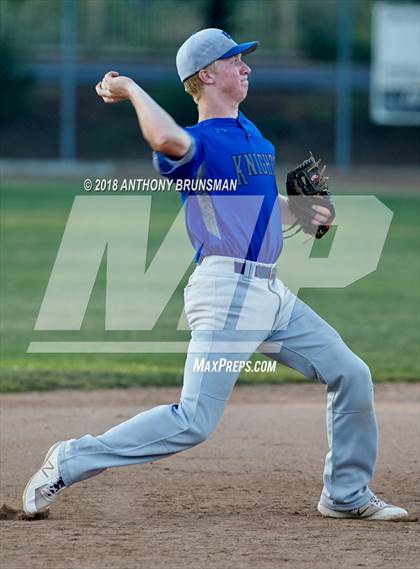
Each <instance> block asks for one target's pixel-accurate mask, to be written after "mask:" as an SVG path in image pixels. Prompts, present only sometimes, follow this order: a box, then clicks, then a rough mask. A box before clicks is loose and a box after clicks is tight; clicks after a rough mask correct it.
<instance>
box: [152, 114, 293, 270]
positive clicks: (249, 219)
mask: <svg viewBox="0 0 420 569" xmlns="http://www.w3.org/2000/svg"><path fill="white" fill-rule="evenodd" d="M186 131H187V132H188V133H189V134H190V136H191V138H192V144H191V147H190V149H189V151H188V152H187V154H186V155H185V156H184V157H182V158H181V159H179V160H172V159H170V158H169V157H167V156H165V155H163V154H161V153H159V152H156V153H154V160H153V161H154V165H155V168H156V169H157V170H158V172H159V173H160V174H162V175H163V176H166V177H168V178H170V179H171V180H173V181H174V182H175V183H176V185H177V187H178V186H179V187H182V188H183V189H182V191H181V195H182V199H183V202H184V206H185V216H186V224H187V230H188V233H189V236H190V239H191V242H192V244H193V247H194V249H195V250H196V253H197V260H199V258H200V257H201V256H205V255H223V256H228V257H235V258H238V259H249V260H251V261H259V262H261V263H275V262H276V261H277V259H278V257H279V255H280V253H281V249H282V227H281V212H280V203H279V196H278V190H277V185H276V179H275V150H274V146H273V145H272V144H271V142H269V141H268V140H266V139H265V138H264V137H263V136H262V134H261V133H260V131H259V130H258V128H257V127H256V126H255V125H254V124H253V123H252V122H251V121H249V120H248V119H247V118H246V117H245V116H244V115H243V114H242V113H241V112H240V113H239V115H238V118H237V119H233V118H215V119H208V120H205V121H201V122H199V123H198V124H196V125H195V126H192V127H188V128H187V129H186ZM200 181H201V182H200ZM194 184H195V185H194Z"/></svg>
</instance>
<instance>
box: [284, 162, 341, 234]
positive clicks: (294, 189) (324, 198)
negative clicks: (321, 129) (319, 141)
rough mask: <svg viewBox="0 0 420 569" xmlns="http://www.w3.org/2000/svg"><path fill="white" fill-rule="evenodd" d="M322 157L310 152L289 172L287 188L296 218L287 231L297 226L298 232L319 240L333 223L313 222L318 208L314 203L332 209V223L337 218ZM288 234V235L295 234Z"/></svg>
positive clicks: (291, 208)
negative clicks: (315, 156) (318, 158)
mask: <svg viewBox="0 0 420 569" xmlns="http://www.w3.org/2000/svg"><path fill="white" fill-rule="evenodd" d="M320 164H321V160H315V158H314V157H313V156H312V152H311V153H310V156H309V158H307V159H306V160H305V161H304V162H302V164H299V166H296V168H295V169H294V170H291V171H290V172H289V173H288V174H287V179H286V189H287V195H288V197H289V204H290V211H291V212H292V213H293V215H294V216H295V217H296V222H295V223H294V224H293V225H292V226H290V227H289V228H288V229H287V230H286V231H290V230H291V229H293V228H294V227H296V226H299V228H298V230H297V231H295V233H293V234H292V235H296V233H298V232H299V231H303V232H304V233H308V234H309V235H313V236H314V237H316V239H321V237H323V236H324V235H325V234H326V233H327V231H328V230H329V228H330V225H328V224H326V225H314V224H313V223H312V221H313V220H314V218H315V215H316V213H317V212H316V210H314V209H313V207H312V206H314V205H319V206H322V207H325V208H327V209H328V210H329V211H330V218H329V220H328V221H329V222H331V221H332V220H333V219H334V217H335V209H334V206H333V203H332V201H331V195H330V192H329V191H328V183H327V180H328V178H327V177H325V176H324V172H325V168H326V166H323V167H322V168H321V165H320ZM292 235H288V236H286V237H285V238H286V239H287V237H292Z"/></svg>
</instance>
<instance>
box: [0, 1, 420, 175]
mask: <svg viewBox="0 0 420 569" xmlns="http://www.w3.org/2000/svg"><path fill="white" fill-rule="evenodd" d="M395 3H398V1H397V2H396V1H395V0H394V2H393V4H395ZM416 3H417V4H418V1H412V2H410V4H416ZM374 4H375V2H374V1H373V0H230V1H229V2H225V1H224V0H83V1H82V0H61V1H60V0H1V2H0V9H1V14H0V15H1V18H0V42H1V50H0V69H1V71H0V74H1V75H0V95H1V100H2V109H1V110H0V129H1V131H0V136H1V147H0V156H1V157H2V158H35V159H37V158H50V159H51V158H52V159H54V158H64V159H66V158H67V159H74V158H78V159H89V160H92V159H95V160H97V159H112V160H118V159H138V158H142V157H143V158H144V157H148V156H149V150H148V148H147V147H146V145H145V144H144V142H143V141H142V139H141V137H140V136H139V133H138V130H137V126H136V123H135V120H134V117H133V113H132V110H131V109H130V106H129V105H128V104H123V105H121V106H118V108H116V107H114V108H112V109H109V108H105V106H104V105H103V104H101V101H100V100H98V98H97V97H96V95H95V92H94V90H93V87H94V85H95V83H96V82H97V81H98V80H99V79H100V78H101V77H102V75H103V73H104V72H106V71H107V70H109V69H110V68H114V69H117V70H118V71H120V72H121V73H125V74H129V75H130V76H132V77H133V78H134V79H135V80H136V81H138V82H139V83H140V84H141V85H142V86H144V87H145V88H146V89H147V90H148V91H149V92H150V94H151V95H152V96H154V97H155V98H156V99H157V100H158V101H159V102H160V103H161V104H162V105H163V106H164V107H165V108H166V109H167V110H168V111H169V112H170V113H171V114H173V116H174V117H175V119H176V120H177V121H178V122H179V123H180V124H183V125H187V124H191V123H194V122H195V120H196V110H195V107H194V105H193V103H192V101H191V99H190V98H189V96H188V95H186V94H185V93H184V92H183V89H182V87H181V86H180V84H179V81H178V78H177V75H176V69H175V53H176V50H177V48H178V47H179V45H180V44H181V43H182V42H183V41H184V39H185V38H186V37H188V36H189V35H190V34H191V33H193V32H194V31H196V30H198V29H200V28H203V27H209V26H216V27H221V28H224V29H227V30H228V31H229V32H230V33H231V34H232V35H233V37H234V38H235V39H236V40H237V41H244V40H247V39H258V40H260V48H259V49H258V50H257V52H255V54H252V55H251V56H250V57H249V59H248V63H249V64H250V65H251V67H252V68H253V72H252V84H251V90H250V93H249V96H248V99H247V100H246V102H245V103H244V104H243V110H244V112H245V113H247V114H249V115H250V117H251V118H252V119H253V120H254V121H255V122H256V123H257V124H258V125H259V126H260V128H261V130H262V131H263V133H264V134H265V135H266V136H267V137H268V138H270V139H271V140H273V142H274V143H275V144H276V146H277V148H278V150H279V153H281V155H282V156H283V158H284V159H285V160H286V161H287V162H294V161H296V160H299V159H300V158H301V157H302V155H303V154H305V153H306V152H307V150H308V149H312V150H314V151H316V152H317V153H320V154H321V155H322V156H323V157H324V159H325V160H327V161H329V162H330V163H331V162H334V161H335V162H336V163H337V164H338V165H340V166H342V167H346V166H348V165H349V163H350V162H351V161H352V162H354V163H356V164H371V163H373V164H387V163H395V160H396V157H398V163H399V164H418V148H419V144H420V135H419V129H416V128H413V127H406V126H404V127H403V126H392V127H391V126H380V125H377V124H374V123H373V122H372V121H371V119H370V116H369V81H370V56H371V28H372V26H371V18H372V9H373V6H374ZM419 57H420V55H419Z"/></svg>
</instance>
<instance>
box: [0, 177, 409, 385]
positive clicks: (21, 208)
mask: <svg viewBox="0 0 420 569" xmlns="http://www.w3.org/2000/svg"><path fill="white" fill-rule="evenodd" d="M81 193H82V192H81V189H80V184H76V183H63V182H60V183H52V182H48V183H43V184H34V183H26V184H25V183H17V182H13V183H12V182H8V183H3V188H2V230H1V231H2V232H1V262H2V270H1V288H2V304H1V316H2V330H1V359H2V371H1V391H3V392H7V391H24V390H38V389H39V390H41V389H54V388H101V387H126V386H133V385H178V384H180V383H181V381H182V370H183V362H184V355H182V354H176V355H168V354H159V355H143V354H138V355H128V354H104V355H101V354H58V355H51V354H27V353H26V350H27V347H28V344H29V342H30V341H33V340H73V339H77V340H80V339H86V340H88V339H90V340H97V339H105V338H106V339H112V340H137V339H145V338H146V336H145V334H144V333H137V332H129V333H125V332H103V321H104V289H105V267H104V266H102V267H101V269H100V272H99V274H98V278H97V281H96V284H95V289H94V291H93V294H92V297H91V301H90V304H89V308H88V311H87V314H86V317H85V319H84V322H83V327H82V330H81V331H80V332H77V333H75V332H61V331H60V332H54V333H52V332H39V331H37V332H34V331H33V328H34V324H35V321H36V318H37V314H38V310H39V307H40V303H41V301H42V298H43V295H44V292H45V288H46V285H47V282H48V278H49V275H50V271H51V268H52V266H53V263H54V259H55V255H56V253H57V249H58V246H59V244H60V240H61V237H62V234H63V229H64V226H65V223H66V220H67V216H68V214H69V211H70V208H71V205H72V202H73V198H74V196H75V195H80V194H81ZM348 193H349V194H350V193H351V191H350V189H349V192H348ZM380 199H381V200H382V201H383V202H384V203H385V204H386V205H387V206H388V207H389V208H390V209H391V210H392V211H393V212H394V218H393V222H392V225H391V230H390V232H389V235H388V238H387V241H386V244H385V247H384V252H383V255H382V258H381V261H380V263H379V266H378V269H377V271H376V272H375V273H373V274H371V275H369V276H367V277H365V278H363V279H361V280H360V281H358V282H356V283H354V284H353V285H351V286H349V287H347V288H344V289H306V290H303V291H301V292H300V296H301V298H302V299H303V300H304V301H305V302H307V303H308V304H310V305H311V306H312V307H313V308H314V309H315V310H316V311H317V312H318V313H319V314H320V315H321V316H323V317H324V318H325V319H326V320H327V321H328V322H330V323H331V324H332V325H333V326H334V327H335V328H336V329H337V330H339V332H340V333H341V335H342V336H343V338H344V339H345V340H346V341H347V343H348V344H349V345H350V347H351V348H352V349H353V350H354V351H356V352H357V353H358V354H359V355H360V356H361V357H362V358H363V359H365V360H366V362H367V363H368V364H369V365H370V367H371V369H372V371H373V374H374V377H375V380H376V381H383V380H417V379H418V378H419V347H418V346H419V335H418V330H419V300H418V290H419V258H418V243H419V206H420V200H419V199H418V198H415V197H404V198H402V197H397V196H393V197H391V196H386V197H381V198H380ZM153 200H154V201H153V207H152V220H151V227H152V233H151V235H150V236H149V251H148V256H149V258H150V259H151V258H152V257H153V255H154V252H155V251H156V249H157V247H158V246H159V242H160V240H161V239H162V236H164V235H165V233H166V231H167V229H168V228H169V226H170V224H171V222H172V220H173V218H174V216H175V214H176V212H177V210H178V208H179V206H180V203H179V196H178V195H177V194H175V193H164V194H154V197H153ZM184 284H185V279H184V281H183V282H182V283H180V287H179V289H178V290H177V292H176V294H175V295H174V296H173V298H172V300H171V302H170V304H169V305H168V307H167V309H166V310H165V313H164V314H163V315H162V317H161V318H160V319H159V322H158V324H157V326H156V328H155V330H153V331H152V332H150V333H148V334H147V339H159V338H163V339H165V340H171V339H177V340H188V337H189V335H188V333H187V332H176V330H175V329H174V328H175V326H174V323H176V322H177V320H178V317H179V314H180V312H181V310H182V288H183V286H184ZM101 330H102V331H101ZM297 379H299V380H301V379H302V378H301V376H300V375H299V374H297V373H294V372H293V371H291V370H289V369H287V368H282V367H278V369H277V372H276V373H275V374H272V373H271V374H268V375H264V374H243V375H242V377H241V378H240V381H241V382H260V381H270V382H282V381H294V380H297Z"/></svg>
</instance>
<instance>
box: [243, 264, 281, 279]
mask: <svg viewBox="0 0 420 569" xmlns="http://www.w3.org/2000/svg"><path fill="white" fill-rule="evenodd" d="M246 266H247V264H246V262H242V261H235V262H234V269H233V270H234V271H235V273H238V274H240V275H245V274H247V271H246V270H245V269H246ZM248 266H249V265H248ZM254 267H255V269H254V270H253V271H251V274H250V275H249V276H255V277H258V278H259V279H275V278H276V275H277V269H276V267H265V266H264V265H254Z"/></svg>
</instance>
